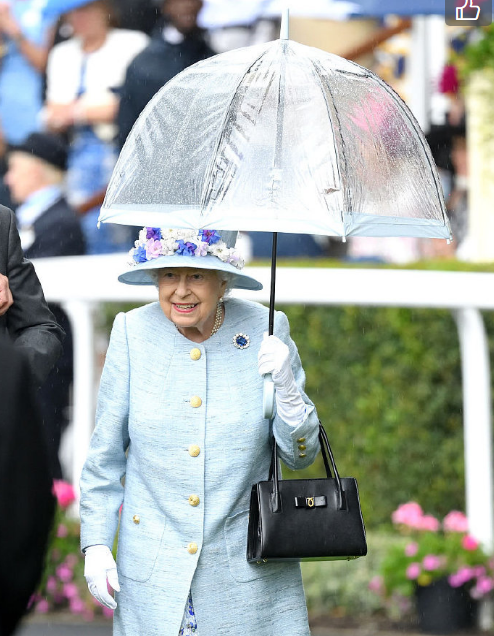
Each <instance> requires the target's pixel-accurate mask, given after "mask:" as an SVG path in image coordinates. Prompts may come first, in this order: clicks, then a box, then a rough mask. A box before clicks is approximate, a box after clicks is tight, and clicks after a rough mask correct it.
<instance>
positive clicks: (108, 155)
mask: <svg viewBox="0 0 494 636" xmlns="http://www.w3.org/2000/svg"><path fill="white" fill-rule="evenodd" d="M66 19H67V22H68V24H69V25H70V27H71V28H72V31H73V33H74V36H73V37H72V38H71V39H69V40H67V41H65V42H61V43H60V44H57V45H56V46H55V47H54V48H53V49H52V51H51V53H50V55H49V58H48V68H47V101H46V107H45V111H44V122H45V125H46V126H47V127H48V129H49V130H51V131H54V132H63V133H68V134H69V137H70V150H69V158H68V171H67V196H68V199H69V202H70V203H71V204H72V205H74V206H79V205H81V204H83V203H85V202H87V201H88V200H90V199H91V198H92V197H93V196H94V195H97V194H98V193H101V192H104V190H105V189H106V186H107V185H108V182H109V180H110V176H111V173H112V170H113V167H114V165H115V161H116V157H117V149H116V145H115V143H114V137H115V133H116V127H115V124H114V120H115V117H116V113H117V109H118V103H119V90H120V88H121V86H122V84H123V81H124V78H125V72H126V70H127V66H128V64H129V63H130V61H131V60H132V59H133V58H134V57H135V56H136V55H137V54H138V53H139V52H140V51H141V50H142V49H143V48H144V47H145V46H146V45H147V43H148V37H147V36H146V35H145V34H144V33H141V32H139V31H129V30H125V29H117V28H115V26H114V25H115V22H114V12H113V7H112V3H111V0H94V1H92V2H87V3H86V4H84V5H83V6H81V7H79V8H77V9H73V10H72V11H70V12H68V13H67V15H66ZM98 215H99V205H95V206H94V207H93V208H92V209H90V210H89V211H88V212H87V213H86V214H85V215H84V217H83V220H82V225H83V231H84V234H85V238H86V246H87V253H89V254H102V253H108V252H115V251H118V250H119V249H122V250H123V249H125V248H126V247H127V244H128V241H129V232H130V230H129V228H126V227H125V226H118V225H109V224H107V225H103V226H102V227H101V229H99V230H98V228H97V218H98Z"/></svg>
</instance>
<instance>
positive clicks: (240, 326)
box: [81, 299, 319, 636]
mask: <svg viewBox="0 0 494 636" xmlns="http://www.w3.org/2000/svg"><path fill="white" fill-rule="evenodd" d="M267 324H268V310H267V309H266V308H265V307H263V306H262V305H259V304H257V303H252V302H248V301H244V300H238V299H227V300H226V301H225V320H224V322H223V325H222V326H221V328H220V329H219V331H218V332H217V333H216V334H215V335H214V336H212V337H211V338H209V339H208V340H206V341H204V342H202V343H200V344H196V343H194V342H191V341H190V340H188V339H187V338H185V337H184V336H182V335H181V334H180V333H179V332H178V331H177V329H176V328H175V326H174V325H173V323H172V322H170V321H169V320H168V319H167V318H166V317H165V315H164V314H163V312H162V310H161V307H160V305H159V304H158V303H153V304H151V305H146V306H144V307H141V308H139V309H135V310H133V311H131V312H129V313H127V314H119V315H118V316H117V317H116V319H115V323H114V325H113V330H112V334H111V340H110V346H109V349H108V353H107V357H106V363H105V367H104V371H103V375H102V378H101V386H100V392H99V399H98V409H97V417H96V428H95V431H94V434H93V437H92V440H91V447H90V450H89V455H88V458H87V461H86V464H85V466H84V470H83V473H82V478H81V518H82V528H81V545H82V547H83V548H85V547H87V546H90V545H94V544H105V545H107V546H109V547H111V546H112V544H113V540H114V536H115V533H116V530H117V525H118V510H119V508H120V505H121V504H122V503H123V508H122V514H121V521H120V530H119V543H118V556H117V564H118V574H119V580H120V586H121V592H120V593H118V594H117V595H116V600H117V602H118V608H117V610H116V611H115V618H114V632H113V633H114V635H115V636H177V635H178V631H179V628H180V624H181V620H182V616H183V612H184V607H185V603H186V599H187V595H188V593H189V590H191V592H192V599H193V603H194V608H195V611H196V617H197V622H198V633H199V635H200V636H220V635H221V634H224V635H228V636H274V635H275V634H282V635H283V636H307V635H308V634H309V633H310V632H309V628H308V623H307V611H306V606H305V598H304V592H303V587H302V581H301V576H300V568H299V565H298V564H297V563H269V562H268V563H263V564H261V565H257V564H253V565H252V564H249V563H247V561H246V556H245V555H246V545H247V523H248V509H249V498H250V491H251V486H252V484H254V483H256V482H257V481H260V480H265V479H267V476H268V470H269V463H270V457H271V446H270V431H269V422H268V420H266V419H264V418H263V413H262V390H263V388H262V387H263V383H262V378H261V377H260V376H259V374H258V371H257V353H258V350H259V347H260V345H261V341H262V338H263V332H265V331H267ZM239 332H241V333H244V334H247V335H248V336H249V337H250V346H249V347H248V348H247V349H243V350H242V349H237V348H236V347H235V346H234V345H233V337H234V336H235V334H236V333H239ZM275 335H277V336H278V337H279V338H280V339H281V340H283V341H284V342H285V343H286V344H287V345H288V346H289V348H290V354H291V361H292V368H293V372H294V375H295V378H296V381H297V383H298V386H299V388H300V390H301V391H303V386H304V380H305V375H304V372H303V369H302V367H301V364H300V358H299V356H298V353H297V349H296V346H295V344H294V343H293V341H292V340H291V338H290V334H289V325H288V320H287V318H286V316H285V315H284V314H283V313H281V312H276V318H275ZM193 349H199V350H200V353H201V355H200V358H199V359H197V360H194V359H192V356H191V355H190V354H191V351H192V350H193ZM195 357H198V355H197V352H196V355H195ZM303 395H304V400H305V401H306V403H307V405H308V408H307V415H306V419H305V421H304V422H302V423H301V424H300V425H298V426H296V427H293V426H289V425H288V424H286V423H285V422H284V421H283V420H281V418H279V417H278V416H275V418H274V424H273V431H274V435H275V437H276V440H277V442H278V445H279V447H280V450H281V457H282V458H283V460H284V461H285V462H286V464H287V465H288V466H289V467H291V468H294V469H298V468H303V467H305V466H308V465H309V464H311V463H312V462H313V461H314V459H315V457H316V454H317V452H318V449H319V443H318V419H317V415H316V412H315V409H314V407H313V405H312V403H311V402H310V400H309V399H308V398H307V397H306V396H305V394H303ZM193 397H194V398H197V397H199V398H201V401H202V403H201V405H200V406H193V405H194V404H196V405H197V402H198V401H197V400H193V399H192V398H193ZM301 438H305V440H304V441H301ZM300 445H303V446H306V450H304V449H302V450H301V449H299V446H300ZM191 446H198V447H199V454H198V455H197V448H196V449H195V453H196V456H193V454H191V451H192V450H193V449H191ZM126 452H127V453H126ZM303 455H305V456H303ZM124 476H125V487H124V486H123V485H122V478H123V477H124ZM191 495H197V496H198V497H199V503H198V505H195V506H194V505H191V503H190V502H189V497H190V496H191ZM195 502H196V503H197V499H196V500H195ZM191 543H195V544H196V545H197V547H198V549H197V552H196V553H195V554H191V553H190V551H189V550H190V547H191V546H190V544H191ZM192 549H193V547H192Z"/></svg>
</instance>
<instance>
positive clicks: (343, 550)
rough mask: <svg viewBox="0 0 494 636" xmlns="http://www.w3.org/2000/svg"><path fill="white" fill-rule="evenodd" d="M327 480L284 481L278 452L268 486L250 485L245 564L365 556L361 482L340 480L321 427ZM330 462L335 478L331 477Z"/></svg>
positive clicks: (262, 482) (320, 439)
mask: <svg viewBox="0 0 494 636" xmlns="http://www.w3.org/2000/svg"><path fill="white" fill-rule="evenodd" d="M319 442H320V444H321V452H322V457H323V461H324V466H325V468H326V479H280V478H279V464H278V452H277V446H276V443H275V442H273V454H272V457H271V467H270V471H269V478H268V481H260V482H259V483H257V484H254V486H252V491H251V496H250V514H249V530H248V537H247V561H249V562H250V563H252V562H263V561H264V562H265V561H324V560H328V561H332V560H340V559H357V558H358V557H361V556H365V555H366V554H367V542H366V539H365V527H364V521H363V518H362V512H361V510H360V501H359V494H358V487H357V481H356V480H355V479H354V478H353V477H344V478H343V479H341V478H340V476H339V474H338V469H337V468H336V463H335V461H334V457H333V453H332V451H331V447H330V445H329V441H328V437H327V435H326V431H325V430H324V428H323V427H322V425H321V424H319ZM328 457H329V459H330V461H331V466H332V468H333V474H334V477H333V476H332V475H331V469H330V467H329V462H328Z"/></svg>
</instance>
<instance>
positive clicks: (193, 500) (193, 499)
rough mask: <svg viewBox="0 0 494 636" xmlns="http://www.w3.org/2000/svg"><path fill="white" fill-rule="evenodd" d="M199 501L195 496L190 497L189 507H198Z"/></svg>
mask: <svg viewBox="0 0 494 636" xmlns="http://www.w3.org/2000/svg"><path fill="white" fill-rule="evenodd" d="M200 501H201V500H200V499H199V497H198V496H197V495H190V497H189V503H190V505H191V506H198V505H199V502H200Z"/></svg>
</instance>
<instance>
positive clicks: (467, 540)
mask: <svg viewBox="0 0 494 636" xmlns="http://www.w3.org/2000/svg"><path fill="white" fill-rule="evenodd" d="M461 545H462V546H463V547H464V548H465V550H468V551H469V552H473V550H476V549H477V548H478V547H479V542H478V541H477V539H475V537H472V535H471V534H466V535H465V536H464V537H463V538H462V540H461Z"/></svg>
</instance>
